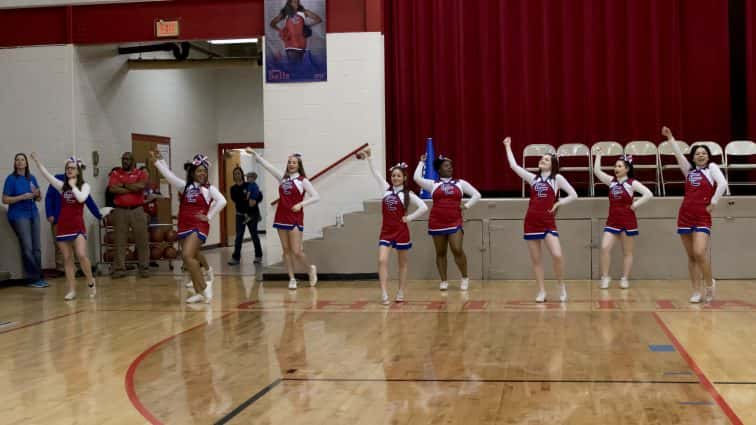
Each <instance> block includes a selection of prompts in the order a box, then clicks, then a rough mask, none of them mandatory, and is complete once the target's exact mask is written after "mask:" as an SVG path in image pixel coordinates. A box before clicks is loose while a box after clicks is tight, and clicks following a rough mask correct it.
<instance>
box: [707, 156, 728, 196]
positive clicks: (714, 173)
mask: <svg viewBox="0 0 756 425" xmlns="http://www.w3.org/2000/svg"><path fill="white" fill-rule="evenodd" d="M709 169H710V170H711V177H712V178H713V179H714V181H715V182H716V183H717V188H716V189H715V190H714V196H712V197H711V205H717V202H719V199H720V198H721V197H722V195H724V193H725V191H727V180H726V179H725V176H724V174H722V170H721V169H720V168H719V166H718V165H717V164H715V163H713V162H712V163H710V164H709Z"/></svg>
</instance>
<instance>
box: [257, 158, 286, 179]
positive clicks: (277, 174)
mask: <svg viewBox="0 0 756 425" xmlns="http://www.w3.org/2000/svg"><path fill="white" fill-rule="evenodd" d="M255 160H256V161H257V162H259V163H260V165H262V167H263V168H265V169H266V170H267V171H268V172H269V173H270V174H271V175H272V176H273V177H275V178H276V180H278V182H279V183H280V182H281V180H283V178H284V176H283V173H281V171H279V170H278V169H277V168H276V167H274V166H273V164H271V163H270V162H268V161H267V160H266V159H265V158H263V157H262V156H260V155H255Z"/></svg>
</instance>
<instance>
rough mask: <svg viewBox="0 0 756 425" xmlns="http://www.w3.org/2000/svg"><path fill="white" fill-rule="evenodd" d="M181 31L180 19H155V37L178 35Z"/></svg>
mask: <svg viewBox="0 0 756 425" xmlns="http://www.w3.org/2000/svg"><path fill="white" fill-rule="evenodd" d="M179 33H180V31H179V21H178V19H174V20H170V21H167V20H163V19H158V20H157V21H155V37H157V38H165V37H178V36H179Z"/></svg>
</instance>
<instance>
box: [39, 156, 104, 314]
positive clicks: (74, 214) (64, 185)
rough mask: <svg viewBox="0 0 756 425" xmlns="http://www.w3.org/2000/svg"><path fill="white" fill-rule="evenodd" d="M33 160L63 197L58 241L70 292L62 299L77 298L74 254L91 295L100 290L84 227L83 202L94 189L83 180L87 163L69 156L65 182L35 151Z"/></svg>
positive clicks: (56, 237)
mask: <svg viewBox="0 0 756 425" xmlns="http://www.w3.org/2000/svg"><path fill="white" fill-rule="evenodd" d="M31 158H32V161H34V164H35V165H36V166H37V168H39V170H40V171H41V172H42V175H43V176H45V178H46V179H47V181H48V182H50V185H51V186H52V187H54V188H55V189H56V190H57V191H58V192H60V196H61V205H60V213H59V215H58V225H57V226H56V227H55V242H56V243H57V245H58V248H60V252H61V253H63V264H64V269H65V272H66V282H67V283H68V293H67V294H66V296H65V297H64V298H63V299H65V300H66V301H70V300H73V299H74V298H76V266H75V264H74V257H73V256H74V253H75V254H76V257H77V258H78V259H79V264H80V265H81V270H82V272H84V276H86V278H87V282H88V286H89V296H90V297H94V296H95V295H96V293H97V286H96V282H95V278H94V276H93V275H92V263H91V262H90V261H89V257H88V256H87V228H86V226H84V203H86V202H87V198H88V197H89V193H90V192H91V189H90V187H89V184H88V183H85V182H84V174H83V171H84V168H85V166H84V164H83V163H82V162H81V160H80V159H78V158H76V157H73V156H72V157H69V158H68V159H67V160H66V166H65V167H66V169H65V178H64V181H61V180H58V179H57V178H55V176H53V175H52V174H51V173H50V172H49V171H48V170H47V168H45V166H44V165H42V164H41V163H40V161H39V158H38V157H37V154H36V153H32V154H31ZM110 210H111V209H106V208H103V209H102V211H101V214H102V215H107V214H108V213H109V212H110Z"/></svg>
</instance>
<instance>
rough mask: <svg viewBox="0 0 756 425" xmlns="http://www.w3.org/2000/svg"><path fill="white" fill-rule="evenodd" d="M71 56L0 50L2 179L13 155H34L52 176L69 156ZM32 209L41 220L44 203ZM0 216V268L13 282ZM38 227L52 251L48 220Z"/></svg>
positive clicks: (50, 50) (67, 50) (11, 255)
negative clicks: (0, 251) (0, 249)
mask: <svg viewBox="0 0 756 425" xmlns="http://www.w3.org/2000/svg"><path fill="white" fill-rule="evenodd" d="M72 53H73V48H72V47H71V46H44V47H29V48H24V49H0V75H2V76H3V80H4V82H3V84H0V129H2V132H1V133H0V140H1V142H0V145H1V146H2V147H1V148H0V149H1V150H0V152H2V155H0V157H2V158H3V161H1V162H0V176H2V178H3V180H5V177H6V176H7V175H8V174H10V173H12V172H13V155H14V154H15V153H17V152H25V153H27V154H29V153H31V152H32V151H37V152H38V153H39V154H40V157H41V158H42V160H43V162H44V163H45V164H46V166H47V167H48V168H49V169H50V170H51V171H52V172H53V173H57V172H62V170H63V167H64V164H63V161H64V160H65V158H66V157H67V156H69V155H71V153H72V152H74V129H73V123H72V113H71V105H72V102H73V60H72V57H73V55H72ZM31 172H32V174H34V175H36V177H37V179H38V181H39V184H40V185H41V186H42V188H43V189H46V188H47V184H46V183H45V181H44V177H42V175H41V174H40V173H39V172H38V171H37V170H36V169H34V168H33V167H32V168H31ZM43 196H44V190H43ZM43 200H44V198H43ZM37 206H38V207H39V209H40V214H41V216H42V217H41V219H42V220H44V202H40V203H38V204H37ZM3 208H6V206H5V205H3ZM0 216H1V217H0V237H1V238H2V240H3V241H6V242H7V243H9V245H8V248H9V249H6V250H5V251H4V255H0V270H5V271H9V272H11V273H12V276H13V277H14V278H20V277H23V269H22V266H21V260H20V255H19V250H18V240H17V239H16V236H15V234H14V233H13V229H11V228H10V225H9V224H8V221H7V217H6V214H5V213H4V211H3V213H2V214H0ZM40 226H41V230H40V237H41V243H42V246H43V247H52V244H53V241H52V235H51V234H50V228H49V225H48V224H47V221H46V220H44V222H42V223H40ZM42 255H43V261H44V262H45V264H47V265H49V264H50V263H51V262H52V263H53V264H54V261H55V260H54V258H53V255H52V254H51V253H50V250H49V249H47V250H43V251H42Z"/></svg>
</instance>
